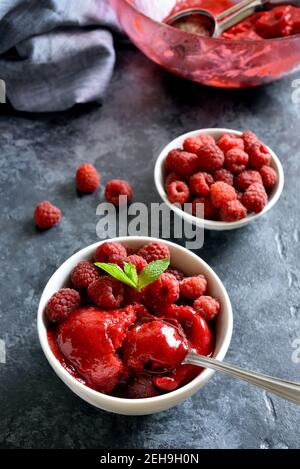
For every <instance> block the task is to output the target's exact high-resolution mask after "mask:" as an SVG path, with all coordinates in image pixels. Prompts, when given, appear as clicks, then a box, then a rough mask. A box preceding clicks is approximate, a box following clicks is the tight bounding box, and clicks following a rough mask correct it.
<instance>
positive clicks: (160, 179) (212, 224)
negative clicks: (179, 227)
mask: <svg viewBox="0 0 300 469" xmlns="http://www.w3.org/2000/svg"><path fill="white" fill-rule="evenodd" d="M224 133H230V134H233V135H237V136H238V137H240V136H241V135H242V132H239V131H237V130H232V129H201V130H194V131H192V132H188V133H186V134H183V135H180V136H179V137H177V138H175V140H173V141H172V142H171V143H169V144H168V145H167V146H166V147H165V148H164V149H163V150H162V152H161V153H160V155H159V157H158V158H157V161H156V165H155V169H154V181H155V185H156V189H157V191H158V193H159V195H160V197H161V198H162V200H163V201H164V202H165V203H166V205H168V207H169V208H170V209H171V210H173V211H174V212H175V213H176V214H177V215H178V216H179V217H181V218H183V219H184V220H185V221H187V222H189V223H194V224H195V225H197V226H199V227H204V228H206V229H208V230H216V231H223V230H235V229H237V228H242V227H243V226H246V225H248V223H250V222H252V221H254V220H257V219H258V218H260V217H261V216H262V215H264V214H265V213H267V212H268V211H269V210H271V208H272V207H274V205H275V204H276V202H277V201H278V199H279V197H280V195H281V193H282V190H283V186H284V173H283V168H282V165H281V163H280V161H279V159H278V157H277V156H276V155H275V153H274V152H273V151H272V150H271V148H269V147H267V148H268V150H269V151H270V154H271V157H272V162H271V166H272V168H274V169H275V171H276V172H277V174H278V181H277V184H276V186H275V187H274V188H273V190H272V191H271V193H270V194H269V201H268V203H267V205H266V207H265V208H264V210H263V211H262V212H260V213H257V214H254V213H253V214H250V215H248V216H247V217H246V218H243V219H242V220H239V221H235V222H231V223H229V222H223V221H213V220H203V219H201V218H197V217H194V216H193V215H191V214H189V213H187V212H184V211H183V210H181V209H180V208H179V207H176V206H175V205H173V204H171V202H169V200H168V197H167V194H166V191H165V188H164V180H165V171H164V161H165V159H166V157H167V155H168V153H169V152H170V151H171V150H174V149H176V148H181V147H182V145H183V142H184V140H185V139H186V138H188V137H195V136H197V135H200V134H207V135H211V136H212V137H214V138H215V139H218V138H219V137H221V135H222V134H224Z"/></svg>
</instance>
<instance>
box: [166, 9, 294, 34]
mask: <svg viewBox="0 0 300 469" xmlns="http://www.w3.org/2000/svg"><path fill="white" fill-rule="evenodd" d="M284 4H289V5H291V4H293V5H295V6H300V0H243V1H242V2H239V3H238V4H236V5H234V6H233V7H231V8H229V9H227V10H225V11H223V12H222V13H220V14H219V15H217V16H214V15H213V14H212V13H210V12H209V11H207V10H203V9H201V8H188V9H185V10H181V11H180V12H178V13H175V14H174V15H172V16H170V17H169V18H168V19H167V20H166V24H168V25H170V26H174V27H175V28H178V29H181V30H182V31H186V32H189V33H194V34H199V35H201V36H207V37H219V36H221V35H222V34H223V32H224V31H227V29H230V28H232V27H233V26H235V25H236V24H238V23H240V22H241V21H243V20H245V19H246V18H248V17H249V16H251V15H253V13H255V12H257V11H260V10H263V9H267V8H270V7H274V6H278V5H284Z"/></svg>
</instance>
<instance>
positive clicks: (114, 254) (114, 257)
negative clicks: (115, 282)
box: [95, 241, 127, 267]
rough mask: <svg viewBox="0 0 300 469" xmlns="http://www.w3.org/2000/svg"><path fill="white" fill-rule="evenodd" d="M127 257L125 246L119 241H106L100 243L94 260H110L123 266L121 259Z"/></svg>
mask: <svg viewBox="0 0 300 469" xmlns="http://www.w3.org/2000/svg"><path fill="white" fill-rule="evenodd" d="M126 257H127V251H126V248H125V247H124V246H123V244H121V243H117V242H111V241H108V242H107V243H104V244H100V246H98V247H97V249H96V253H95V261H96V262H112V263H115V264H118V265H119V266H120V267H123V261H124V260H125V258H126Z"/></svg>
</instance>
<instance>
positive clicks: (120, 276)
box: [95, 262, 137, 288]
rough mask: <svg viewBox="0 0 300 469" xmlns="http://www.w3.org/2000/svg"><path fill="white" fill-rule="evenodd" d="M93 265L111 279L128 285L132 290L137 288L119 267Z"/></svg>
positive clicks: (100, 263)
mask: <svg viewBox="0 0 300 469" xmlns="http://www.w3.org/2000/svg"><path fill="white" fill-rule="evenodd" d="M95 265H96V266H97V267H99V268H100V269H102V270H104V272H107V273H108V274H109V275H111V276H112V277H114V278H116V279H117V280H120V282H122V283H125V284H126V285H129V286H130V287H132V288H137V283H134V282H133V281H132V279H131V278H129V277H128V276H127V275H126V273H125V272H124V271H123V270H122V269H121V267H119V266H118V265H117V264H112V263H106V262H95Z"/></svg>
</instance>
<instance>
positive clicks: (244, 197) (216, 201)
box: [154, 129, 284, 230]
mask: <svg viewBox="0 0 300 469" xmlns="http://www.w3.org/2000/svg"><path fill="white" fill-rule="evenodd" d="M154 179H155V184H156V188H157V191H158V193H159V195H160V197H161V198H162V200H163V201H164V202H165V203H166V204H167V205H168V206H169V207H170V209H171V210H173V211H174V212H175V213H176V214H177V215H179V216H180V217H183V218H184V219H185V220H186V221H188V222H192V223H194V224H197V225H199V226H203V227H204V228H207V229H209V230H232V229H236V228H241V227H243V226H245V225H247V224H248V223H250V222H251V221H254V220H256V219H257V218H259V217H260V216H261V215H263V214H264V213H266V212H268V211H269V210H270V209H271V208H272V207H273V206H274V205H275V204H276V202H277V201H278V199H279V197H280V195H281V193H282V190H283V186H284V173H283V168H282V165H281V163H280V161H279V159H278V157H277V156H276V154H275V153H274V152H273V151H272V150H271V149H270V148H269V147H268V146H266V145H265V144H264V143H263V142H262V141H261V140H260V139H259V138H258V137H257V135H255V134H254V133H253V132H251V131H245V132H239V131H236V130H231V129H202V130H196V131H193V132H189V133H186V134H184V135H181V136H180V137H178V138H176V139H175V140H173V141H172V142H171V143H169V145H167V146H166V147H165V148H164V149H163V151H162V152H161V153H160V155H159V157H158V159H157V162H156V165H155V171H154ZM185 204H186V205H185Z"/></svg>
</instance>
